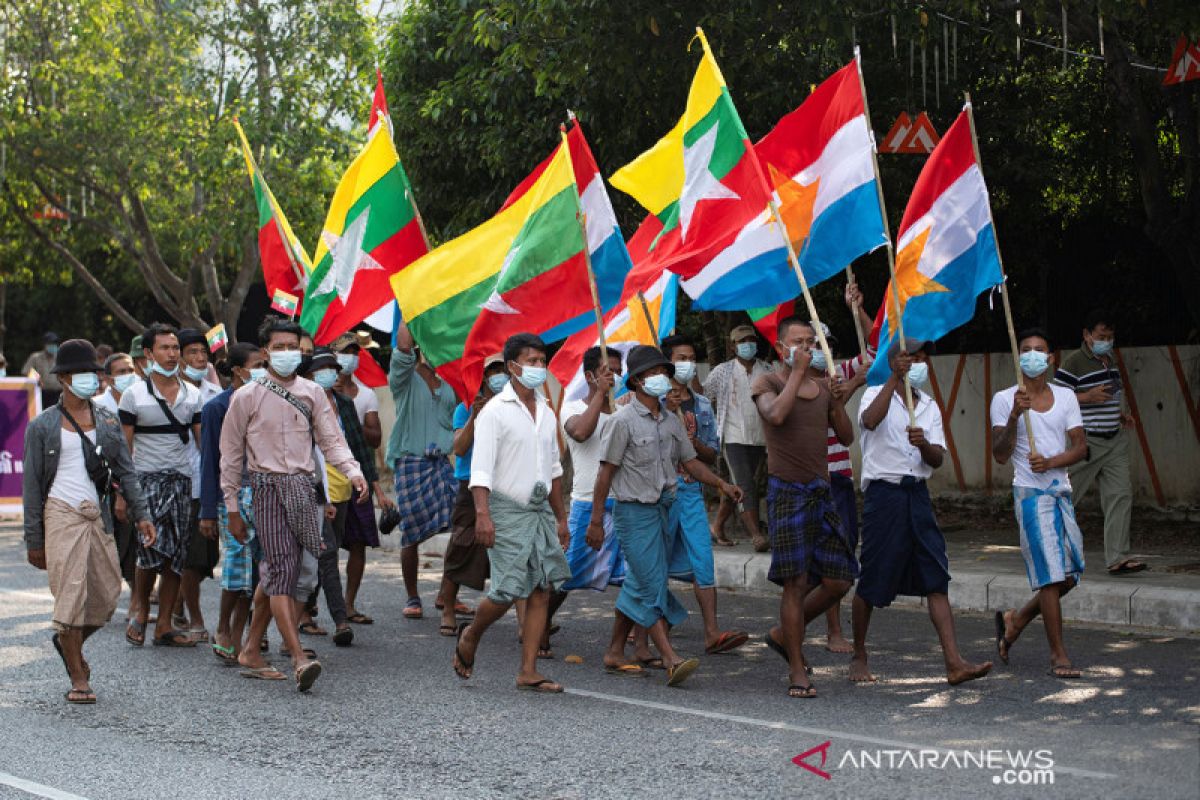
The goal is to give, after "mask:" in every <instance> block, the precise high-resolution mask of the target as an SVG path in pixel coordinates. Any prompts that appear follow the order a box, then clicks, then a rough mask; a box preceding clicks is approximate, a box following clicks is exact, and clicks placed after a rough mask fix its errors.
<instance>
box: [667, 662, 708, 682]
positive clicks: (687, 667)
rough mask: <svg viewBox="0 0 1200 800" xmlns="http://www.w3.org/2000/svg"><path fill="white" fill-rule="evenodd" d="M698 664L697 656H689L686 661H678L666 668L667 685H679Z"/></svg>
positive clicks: (689, 675)
mask: <svg viewBox="0 0 1200 800" xmlns="http://www.w3.org/2000/svg"><path fill="white" fill-rule="evenodd" d="M699 666H700V659H698V658H689V659H687V660H686V661H680V662H679V663H678V664H676V665H675V666H673V667H671V668H669V669H668V670H667V686H679V685H680V684H682V683H683V682H684V681H686V680H687V679H688V678H689V677H691V674H692V673H693V672H695V671H696V668H697V667H699Z"/></svg>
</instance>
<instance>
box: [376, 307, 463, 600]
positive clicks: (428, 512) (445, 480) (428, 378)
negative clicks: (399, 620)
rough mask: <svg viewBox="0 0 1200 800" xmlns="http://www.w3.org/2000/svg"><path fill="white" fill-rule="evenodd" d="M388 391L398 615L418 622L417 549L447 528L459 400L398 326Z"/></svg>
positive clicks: (451, 506) (453, 491)
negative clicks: (401, 592) (392, 412)
mask: <svg viewBox="0 0 1200 800" xmlns="http://www.w3.org/2000/svg"><path fill="white" fill-rule="evenodd" d="M388 388H389V389H391V392H392V400H393V401H395V404H396V424H395V426H394V427H393V428H392V435H391V438H389V439H388V446H387V462H388V463H389V464H391V465H392V467H393V470H394V471H395V475H396V505H397V507H398V508H399V509H400V526H399V530H400V571H401V572H402V573H403V574H404V588H405V590H406V591H407V593H408V601H407V602H406V603H405V605H404V612H403V613H404V617H405V619H420V618H421V617H422V616H423V611H422V608H421V596H420V594H419V593H418V591H417V566H418V560H417V546H418V545H419V544H421V542H423V541H425V540H426V539H428V538H429V537H430V536H433V535H434V534H436V533H437V532H438V531H443V530H446V529H447V528H448V527H449V526H450V516H451V513H452V512H453V511H454V496H455V494H456V493H457V491H458V488H457V487H458V484H457V483H455V481H454V468H453V467H452V466H450V451H451V449H452V447H453V445H454V407H455V406H457V405H458V398H456V397H455V396H454V390H453V389H451V388H450V384H448V383H446V382H445V381H443V380H442V379H441V378H440V377H438V375H437V373H436V372H434V370H433V368H432V367H430V366H429V364H427V363H426V362H425V360H424V359H422V358H419V356H418V354H417V350H416V342H415V341H414V340H413V337H412V334H411V333H409V330H408V326H407V325H405V324H404V323H403V322H401V323H400V324H399V327H398V328H397V329H396V348H395V349H394V350H393V351H392V361H391V365H390V368H389V370H388Z"/></svg>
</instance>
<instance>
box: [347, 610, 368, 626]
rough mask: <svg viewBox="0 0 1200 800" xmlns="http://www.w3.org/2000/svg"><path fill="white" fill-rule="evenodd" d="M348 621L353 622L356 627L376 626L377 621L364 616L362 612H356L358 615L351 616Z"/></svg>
mask: <svg viewBox="0 0 1200 800" xmlns="http://www.w3.org/2000/svg"><path fill="white" fill-rule="evenodd" d="M346 621H347V622H352V623H354V624H355V625H374V624H375V620H373V619H371V618H370V617H368V616H367V615H366V614H363V613H362V612H356V613H354V614H352V615H350V616H349V617H347V618H346Z"/></svg>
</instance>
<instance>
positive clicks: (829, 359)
mask: <svg viewBox="0 0 1200 800" xmlns="http://www.w3.org/2000/svg"><path fill="white" fill-rule="evenodd" d="M696 38H697V39H699V40H700V46H701V47H703V48H704V55H705V56H707V57H708V58H710V59H712V62H713V64H716V63H717V59H716V56H714V55H713V52H712V49H711V48H710V47H709V46H708V38H707V37H705V35H704V30H703V29H702V28H700V27H699V26H697V27H696ZM721 82H722V83H724V77H722V81H721ZM742 143H743V145H744V147H745V148H746V153H747V155H749V157H750V159H751V161H752V162H753V163H754V170H755V172H756V173H757V174H758V180H759V183H760V184H761V185H762V188H763V191H764V192H765V193H766V195H767V197H768V198H770V199H769V200H768V201H767V205H768V206H769V208H770V209H771V216H772V218H773V219H774V220H775V224H776V225H777V226H779V235H780V236H781V237H782V238H783V243H784V244H785V245H786V246H787V254H788V262H789V263H790V264H791V265H792V270H793V271H794V272H795V273H796V279H797V280H798V281H799V282H800V290H801V291H802V292H803V293H804V303H805V305H806V306H807V307H808V318H809V319H810V320H812V322H813V324H814V327H815V328H816V334H817V342H818V343H819V344H820V347H821V350H823V351H824V352H825V367H826V369H827V370H828V371H829V379H830V380H831V381H832V380H835V379H836V374H835V371H834V365H833V351H832V350H830V349H829V342H828V341H826V339H825V331H824V330H823V329H822V327H821V325H820V322H821V317H820V316H819V315H818V314H817V307H816V305H815V304H814V303H813V299H812V293H811V292H809V290H808V281H807V280H805V278H804V271H803V270H802V269H800V261H799V259H797V258H796V248H794V247H793V246H792V237H791V236H790V235H788V230H787V226H786V225H784V224H783V217H782V216H780V214H779V204H778V203H776V202H775V192H774V190H773V189H772V188H771V184H770V183H768V182H767V178H766V174H765V173H764V172H763V168H762V164H761V163H759V160H758V154H757V153H756V152H755V151H754V144H753V143H752V142H751V141H750V140H749V139H745V140H743V142H742Z"/></svg>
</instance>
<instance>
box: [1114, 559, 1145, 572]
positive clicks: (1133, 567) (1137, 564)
mask: <svg viewBox="0 0 1200 800" xmlns="http://www.w3.org/2000/svg"><path fill="white" fill-rule="evenodd" d="M1148 566H1149V565H1147V564H1145V563H1143V562H1141V561H1126V562H1124V563H1122V564H1121V565H1120V566H1117V567H1114V568H1113V569H1110V570H1109V571H1108V574H1109V575H1132V574H1133V573H1135V572H1141V571H1142V570H1144V569H1147V568H1148Z"/></svg>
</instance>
